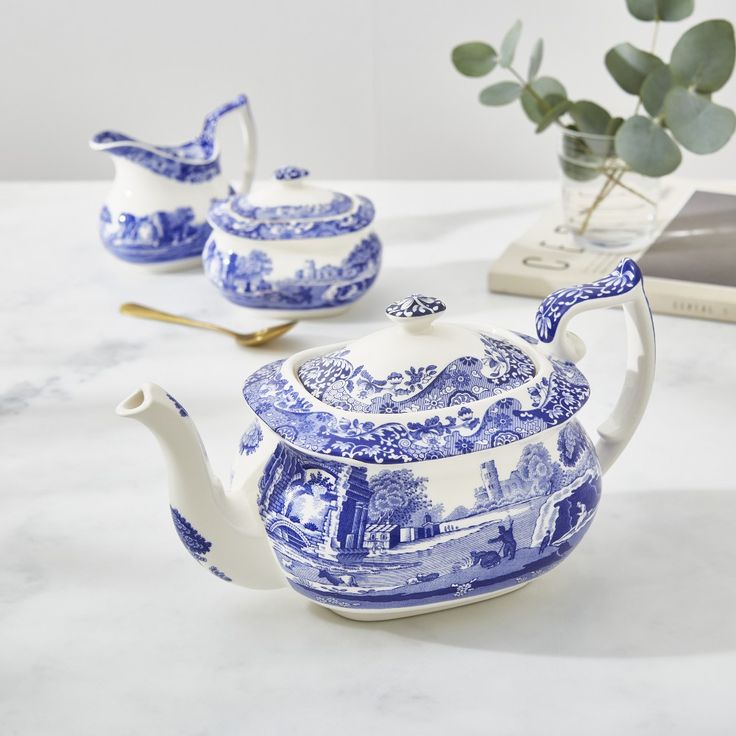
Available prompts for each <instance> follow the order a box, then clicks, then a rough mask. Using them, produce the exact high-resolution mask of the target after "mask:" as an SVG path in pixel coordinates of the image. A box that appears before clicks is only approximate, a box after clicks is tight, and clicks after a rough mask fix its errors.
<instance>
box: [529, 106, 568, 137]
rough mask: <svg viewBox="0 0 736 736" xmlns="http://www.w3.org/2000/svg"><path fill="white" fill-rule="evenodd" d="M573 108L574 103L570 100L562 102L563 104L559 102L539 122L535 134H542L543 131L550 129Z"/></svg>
mask: <svg viewBox="0 0 736 736" xmlns="http://www.w3.org/2000/svg"><path fill="white" fill-rule="evenodd" d="M571 107H572V102H571V101H570V100H562V102H558V103H557V104H556V105H555V106H554V107H553V108H551V109H550V110H549V112H546V113H545V114H544V116H543V117H542V119H541V120H540V121H539V125H537V129H536V131H535V132H537V133H541V132H542V131H543V130H546V129H547V128H549V126H550V125H552V123H554V122H555V120H559V118H560V117H562V116H563V115H564V114H565V113H566V112H567V111H568V110H569V109H570V108H571Z"/></svg>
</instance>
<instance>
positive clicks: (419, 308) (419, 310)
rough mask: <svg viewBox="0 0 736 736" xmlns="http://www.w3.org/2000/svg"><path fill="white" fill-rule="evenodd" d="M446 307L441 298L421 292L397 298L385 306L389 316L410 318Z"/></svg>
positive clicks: (442, 309)
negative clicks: (397, 299)
mask: <svg viewBox="0 0 736 736" xmlns="http://www.w3.org/2000/svg"><path fill="white" fill-rule="evenodd" d="M446 309H447V307H446V306H445V303H444V302H443V301H442V300H441V299H435V298H434V297H432V296H424V295H423V294H412V295H411V296H407V297H406V298H405V299H399V301H397V302H392V303H391V304H389V305H388V306H387V307H386V314H387V315H388V316H389V317H399V318H411V317H426V316H428V315H430V314H439V313H440V312H444V311H445V310H446Z"/></svg>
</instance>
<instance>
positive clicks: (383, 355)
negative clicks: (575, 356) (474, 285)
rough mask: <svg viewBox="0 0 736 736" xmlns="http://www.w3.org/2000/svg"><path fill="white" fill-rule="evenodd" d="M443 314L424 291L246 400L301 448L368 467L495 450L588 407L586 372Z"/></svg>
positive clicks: (274, 377) (283, 364) (305, 357)
mask: <svg viewBox="0 0 736 736" xmlns="http://www.w3.org/2000/svg"><path fill="white" fill-rule="evenodd" d="M445 311H446V307H445V304H444V303H443V302H442V301H441V300H439V299H436V298H433V297H426V296H423V295H420V294H413V295H411V296H408V297H406V298H405V299H401V300H399V301H396V302H393V303H392V304H390V305H389V306H388V307H387V308H386V314H387V315H388V317H389V319H391V321H392V322H394V325H393V326H391V327H388V328H385V329H382V330H379V331H377V332H374V333H372V334H369V335H367V336H365V337H362V338H360V339H358V340H355V341H353V342H350V343H347V344H340V345H333V346H329V347H327V348H317V349H313V350H306V351H303V352H301V353H298V354H297V355H295V356H292V357H291V358H289V359H288V360H286V361H276V363H271V364H269V365H267V366H264V368H262V369H260V370H259V371H257V372H256V373H255V374H254V375H253V376H251V377H250V378H249V379H248V380H247V381H246V383H245V387H244V389H243V393H244V396H245V399H246V401H247V402H248V404H249V405H250V407H251V408H252V409H253V410H254V411H255V413H256V414H257V415H258V416H259V417H261V419H263V421H265V422H266V424H268V425H269V426H270V427H271V428H272V429H274V431H276V433H277V434H279V435H280V436H281V437H282V438H283V439H284V440H286V441H288V442H290V443H292V444H294V445H295V446H297V447H300V448H302V449H304V450H305V451H307V452H309V451H312V452H319V453H322V454H328V455H335V456H338V457H344V458H351V459H354V460H361V461H363V462H368V463H405V462H415V461H420V460H433V459H439V458H443V457H452V456H455V455H461V454H466V453H469V452H478V451H481V450H488V449H490V448H492V447H497V446H499V445H503V444H509V443H511V442H515V441H517V440H520V439H524V438H526V437H529V436H531V435H533V434H536V433H538V432H541V431H543V430H545V429H548V428H549V427H551V426H555V425H557V424H561V423H562V422H564V421H566V420H567V419H569V418H570V417H571V416H573V415H574V414H575V413H576V412H577V411H578V410H579V409H580V408H581V407H582V406H583V405H584V404H585V402H586V401H587V399H588V396H589V393H590V390H589V386H588V383H587V381H586V379H585V377H584V376H583V375H582V373H581V372H580V371H579V370H578V369H577V368H576V367H575V365H574V364H573V363H568V362H566V361H560V360H556V359H553V358H550V357H548V356H547V355H546V354H544V353H543V352H541V351H540V350H539V349H538V348H537V347H536V344H537V341H536V339H534V338H531V337H527V336H525V335H520V334H517V333H515V332H512V331H510V330H502V329H498V328H489V329H477V328H473V327H469V326H464V325H457V324H452V323H448V322H445V320H444V319H442V318H440V317H441V315H443V313H444V312H445ZM438 318H439V319H438Z"/></svg>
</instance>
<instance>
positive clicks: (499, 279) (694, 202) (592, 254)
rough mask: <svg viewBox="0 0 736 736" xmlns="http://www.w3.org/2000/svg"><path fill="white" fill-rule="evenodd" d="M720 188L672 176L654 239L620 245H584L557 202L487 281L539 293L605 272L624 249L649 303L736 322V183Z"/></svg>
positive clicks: (659, 308)
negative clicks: (637, 246) (633, 247)
mask: <svg viewBox="0 0 736 736" xmlns="http://www.w3.org/2000/svg"><path fill="white" fill-rule="evenodd" d="M719 189H720V190H721V191H718V192H714V191H704V190H703V189H702V188H700V189H695V187H694V186H692V185H689V184H686V183H684V182H675V183H674V184H670V185H669V186H668V188H667V190H666V191H665V193H664V195H663V197H662V201H661V204H660V206H659V208H658V212H659V220H658V228H657V232H658V235H657V237H656V238H655V240H654V242H653V243H652V245H650V246H649V247H648V248H645V249H642V250H639V251H633V252H626V253H622V252H621V251H610V252H609V251H603V250H595V251H594V250H585V249H583V248H582V247H580V246H578V245H577V244H576V243H575V242H574V240H573V238H572V235H571V234H570V233H569V231H568V229H567V228H566V227H565V225H564V224H563V223H564V219H563V216H562V210H561V208H559V207H558V208H554V209H552V210H549V211H548V212H546V213H545V214H544V215H543V216H542V217H541V218H540V219H539V221H538V222H537V223H536V224H535V225H533V226H532V227H531V228H530V229H529V230H528V231H527V232H526V233H524V235H522V236H521V237H520V238H518V239H517V240H515V241H514V242H512V243H511V244H510V245H509V246H508V248H507V249H506V250H505V251H504V253H503V254H502V255H501V257H500V258H498V259H497V260H496V261H495V262H494V263H493V264H492V266H491V268H490V271H489V273H488V288H489V289H490V290H491V291H496V292H503V293H509V294H520V295H523V296H534V297H544V296H546V295H547V294H549V293H550V292H552V291H555V290H556V289H559V288H562V287H564V286H571V285H573V284H580V283H586V282H589V281H595V280H596V279H598V278H600V277H601V276H605V275H606V274H607V273H610V271H612V270H613V269H614V268H615V267H616V265H617V264H618V262H619V261H620V260H621V258H622V257H623V255H626V256H628V257H630V258H633V259H634V260H636V261H637V262H638V263H639V265H640V267H641V269H642V272H643V273H644V277H645V279H646V289H647V296H648V297H649V302H650V304H651V306H652V310H653V311H655V312H660V313H663V314H674V315H681V316H686V317H697V318H700V319H712V320H723V321H727V322H736V184H731V183H730V182H729V183H723V185H722V186H719Z"/></svg>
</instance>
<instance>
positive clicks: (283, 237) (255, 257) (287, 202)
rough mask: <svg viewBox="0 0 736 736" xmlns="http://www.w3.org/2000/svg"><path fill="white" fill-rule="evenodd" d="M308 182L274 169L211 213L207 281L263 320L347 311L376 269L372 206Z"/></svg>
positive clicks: (300, 173) (296, 171)
mask: <svg viewBox="0 0 736 736" xmlns="http://www.w3.org/2000/svg"><path fill="white" fill-rule="evenodd" d="M308 175H309V172H308V171H307V170H306V169H302V168H299V167H296V166H286V167H284V168H281V169H277V170H276V172H275V173H274V178H273V179H272V180H271V181H267V182H258V183H256V184H255V185H254V186H253V191H252V192H250V193H248V194H247V195H243V194H236V195H233V196H231V197H229V198H227V199H223V200H219V201H216V202H214V203H213V204H212V207H211V208H210V211H209V221H210V224H211V225H212V234H211V235H210V238H209V240H208V241H207V245H206V246H205V249H204V253H203V259H204V271H205V274H206V275H207V277H208V278H209V279H210V281H212V283H213V284H214V285H215V286H216V287H217V288H218V289H219V290H220V292H221V293H222V294H223V296H225V297H226V298H227V299H229V300H230V301H231V302H234V303H235V304H238V305H240V306H242V307H247V308H249V309H256V310H258V311H259V314H260V315H261V316H264V317H275V318H277V319H308V318H310V317H326V316H332V315H335V314H339V313H340V312H344V311H345V310H346V309H347V308H348V307H349V306H350V305H351V304H353V303H354V302H355V301H356V300H357V299H359V298H360V297H362V296H363V295H364V294H365V293H366V291H367V290H368V289H369V288H370V287H371V286H372V285H373V282H374V281H375V279H376V277H377V275H378V271H379V269H380V266H381V241H380V240H379V239H378V235H376V232H375V230H374V222H373V221H374V218H375V210H374V207H373V203H372V202H371V201H370V200H369V199H367V198H366V197H362V196H359V195H356V196H352V195H349V194H344V193H342V192H334V191H332V190H330V189H325V188H323V187H320V186H317V185H314V184H311V183H309V182H308V180H307V176H308Z"/></svg>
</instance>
